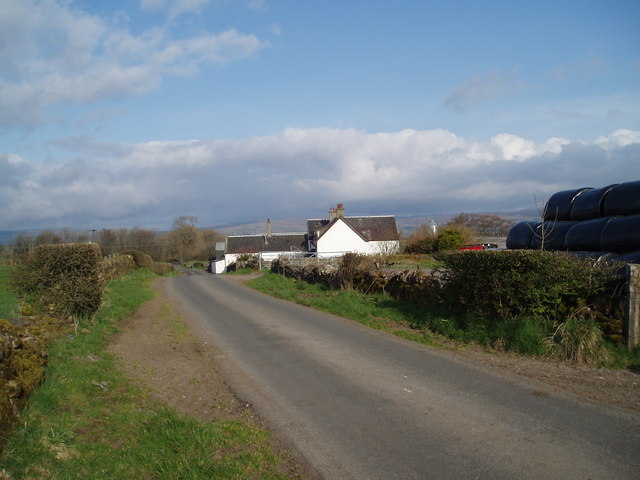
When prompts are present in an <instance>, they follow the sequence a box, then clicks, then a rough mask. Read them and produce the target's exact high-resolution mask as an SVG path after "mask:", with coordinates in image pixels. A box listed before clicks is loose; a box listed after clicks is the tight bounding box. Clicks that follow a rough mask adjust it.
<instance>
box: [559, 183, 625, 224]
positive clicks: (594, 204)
mask: <svg viewBox="0 0 640 480" xmlns="http://www.w3.org/2000/svg"><path fill="white" fill-rule="evenodd" d="M616 185H617V184H613V185H608V186H606V187H602V188H594V189H592V190H587V191H585V192H582V193H581V194H580V195H578V196H577V197H576V198H575V199H574V200H573V205H571V214H570V217H571V220H591V219H594V218H599V217H604V216H605V215H604V200H605V198H606V196H607V195H608V193H609V192H610V191H611V189H612V188H613V187H615V186H616Z"/></svg>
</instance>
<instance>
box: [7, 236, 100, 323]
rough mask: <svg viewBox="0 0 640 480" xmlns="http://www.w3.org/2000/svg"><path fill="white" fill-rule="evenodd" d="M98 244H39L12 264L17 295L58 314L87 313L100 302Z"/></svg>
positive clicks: (91, 311) (89, 313)
mask: <svg viewBox="0 0 640 480" xmlns="http://www.w3.org/2000/svg"><path fill="white" fill-rule="evenodd" d="M101 260H102V258H101V252H100V247H99V246H98V245H96V244H89V243H83V244H71V245H41V246H39V247H36V248H35V250H33V251H32V252H31V253H30V254H29V256H28V257H27V259H26V261H25V263H24V264H22V265H20V266H19V267H17V268H16V270H15V273H14V287H15V288H16V292H17V294H18V296H20V297H22V298H23V299H26V300H27V301H30V302H33V303H34V304H36V305H37V306H38V307H39V308H40V309H43V310H47V311H49V312H51V313H54V314H59V315H91V314H92V313H94V312H95V311H97V310H98V308H99V307H100V304H101V302H102V288H103V286H104V277H103V275H102V265H101Z"/></svg>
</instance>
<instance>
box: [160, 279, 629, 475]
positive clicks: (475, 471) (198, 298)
mask: <svg viewBox="0 0 640 480" xmlns="http://www.w3.org/2000/svg"><path fill="white" fill-rule="evenodd" d="M163 288H164V289H165V293H166V294H168V295H171V296H172V297H175V298H177V299H178V300H179V302H180V308H181V311H182V312H183V313H184V314H186V315H189V316H190V318H193V319H195V320H196V321H197V322H198V323H199V325H201V327H202V328H201V329H199V331H200V333H201V334H202V335H203V336H206V337H207V339H208V340H210V341H212V342H214V343H215V344H216V346H217V347H218V349H219V351H220V352H221V355H220V358H219V360H220V366H221V368H222V369H223V371H224V373H225V378H226V380H227V382H228V383H229V384H230V386H231V388H232V389H233V390H234V391H235V392H236V393H237V395H238V396H240V398H242V399H243V400H245V401H247V402H250V403H251V404H253V406H254V408H255V410H256V411H257V413H258V414H259V415H260V416H261V417H262V418H263V419H264V420H265V421H266V422H267V423H268V424H269V425H270V426H271V427H272V428H273V429H274V430H275V431H276V432H278V433H279V434H280V435H282V436H284V437H285V438H286V439H287V440H288V441H289V442H290V443H291V445H293V446H294V447H295V448H296V449H297V451H299V452H300V453H301V454H302V455H303V456H304V457H305V458H306V460H307V461H308V462H309V463H310V464H311V465H312V466H313V467H314V468H315V469H316V470H317V471H318V472H319V473H320V474H321V475H322V476H323V477H324V478H327V479H343V478H344V479H349V478H354V479H393V478H398V479H451V478H456V479H458V478H460V479H467V478H468V479H494V478H495V479H509V478H513V479H516V478H517V479H527V478H530V479H534V478H535V479H563V480H566V479H588V478H590V479H627V478H628V479H637V478H639V477H640V415H638V414H635V413H631V412H622V411H620V410H615V409H609V408H605V407H600V406H593V405H589V404H586V403H582V402H579V401H577V400H574V399H571V398H569V397H565V396H563V395H560V394H558V393H557V392H555V391H553V390H550V389H549V390H547V389H545V388H544V387H541V386H540V385H527V384H526V383H524V380H522V381H518V380H515V379H513V378H511V377H507V376H503V375H499V374H496V373H494V372H490V371H488V370H485V369H483V368H482V367H481V366H474V365H470V364H469V363H468V362H464V361H462V360H460V359H459V358H457V357H456V355H455V354H454V353H451V352H446V351H441V350H437V349H432V348H428V347H424V346H420V345H416V344H413V343H410V342H407V341H404V340H402V339H398V338H395V337H393V336H390V335H387V334H385V333H381V332H378V331H374V330H371V329H368V328H366V327H364V326H362V325H360V324H358V323H355V322H352V321H349V320H345V319H342V318H339V317H336V316H333V315H328V314H324V313H320V312H317V311H314V310H311V309H308V308H305V307H301V306H298V305H293V304H290V303H287V302H284V301H280V300H277V299H273V298H271V297H268V296H266V295H263V294H260V293H257V292H254V291H252V290H250V289H249V288H247V287H244V286H242V285H238V284H237V282H234V281H232V280H231V279H229V278H228V277H221V276H214V275H209V274H206V273H203V272H197V271H188V272H186V274H185V275H182V276H178V277H173V278H170V279H167V281H166V282H163Z"/></svg>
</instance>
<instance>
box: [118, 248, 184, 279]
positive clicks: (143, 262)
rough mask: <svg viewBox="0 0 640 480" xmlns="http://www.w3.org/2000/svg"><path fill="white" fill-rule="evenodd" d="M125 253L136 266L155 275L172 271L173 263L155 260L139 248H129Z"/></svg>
mask: <svg viewBox="0 0 640 480" xmlns="http://www.w3.org/2000/svg"><path fill="white" fill-rule="evenodd" d="M126 254H127V255H130V256H131V257H132V258H133V261H134V262H135V264H136V265H137V266H138V268H146V269H147V270H149V271H150V272H153V273H155V274H156V275H166V274H168V273H170V272H172V271H173V265H171V264H170V263H163V262H156V261H154V260H153V259H152V258H151V257H150V256H149V255H147V254H146V253H144V252H141V251H139V250H131V251H129V252H127V253H126Z"/></svg>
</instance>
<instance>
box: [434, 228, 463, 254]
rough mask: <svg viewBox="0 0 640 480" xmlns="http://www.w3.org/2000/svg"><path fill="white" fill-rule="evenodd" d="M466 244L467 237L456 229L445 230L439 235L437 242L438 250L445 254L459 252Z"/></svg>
mask: <svg viewBox="0 0 640 480" xmlns="http://www.w3.org/2000/svg"><path fill="white" fill-rule="evenodd" d="M464 243H465V237H464V235H463V233H462V232H460V231H459V230H457V229H454V228H443V229H442V230H441V231H440V233H438V239H437V240H436V244H435V245H436V250H437V251H438V252H444V251H448V250H457V249H459V248H460V247H461V246H462V245H464Z"/></svg>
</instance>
